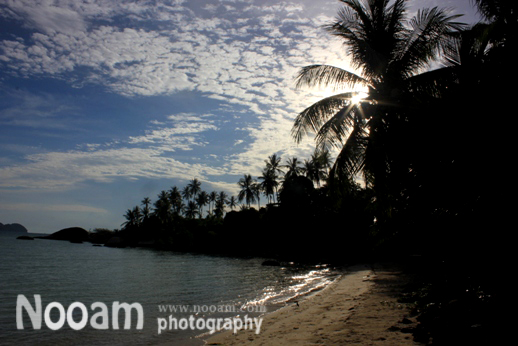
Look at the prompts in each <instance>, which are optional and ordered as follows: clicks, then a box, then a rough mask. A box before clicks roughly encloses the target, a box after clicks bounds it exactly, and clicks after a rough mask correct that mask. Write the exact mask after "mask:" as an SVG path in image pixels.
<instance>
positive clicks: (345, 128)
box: [292, 0, 463, 188]
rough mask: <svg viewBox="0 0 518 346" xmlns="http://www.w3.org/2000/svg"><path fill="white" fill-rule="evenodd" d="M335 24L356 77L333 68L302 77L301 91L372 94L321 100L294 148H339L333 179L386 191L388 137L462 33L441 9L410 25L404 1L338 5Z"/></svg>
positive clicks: (306, 115) (305, 116) (332, 28)
mask: <svg viewBox="0 0 518 346" xmlns="http://www.w3.org/2000/svg"><path fill="white" fill-rule="evenodd" d="M341 2H343V3H344V7H343V8H342V9H341V10H339V12H338V16H337V19H336V21H335V22H334V23H331V24H328V25H326V26H325V29H326V30H327V31H329V32H330V33H331V34H332V35H335V36H337V37H339V38H340V39H342V40H343V43H344V45H345V46H346V48H347V49H346V51H347V53H348V55H349V56H350V57H351V61H352V66H353V67H354V68H355V69H356V70H357V71H359V73H354V72H351V71H349V70H345V69H342V68H340V67H336V66H330V65H310V66H307V67H304V68H302V69H301V70H300V72H299V74H298V76H297V87H298V88H300V87H304V86H308V87H314V86H332V87H334V88H335V90H338V89H344V88H350V90H354V89H353V88H354V87H357V86H363V87H364V88H366V90H367V91H368V92H367V95H366V97H365V98H364V99H363V100H359V99H358V98H357V96H358V94H359V93H358V92H352V91H351V92H343V93H338V94H336V95H333V96H330V97H327V98H324V99H322V100H320V101H318V102H316V103H315V104H313V105H311V106H310V107H308V108H306V109H305V110H304V111H302V112H301V113H300V114H299V115H298V116H297V117H296V119H295V123H294V126H293V129H292V135H293V137H294V139H295V140H296V141H297V142H300V141H301V140H302V138H303V137H305V136H306V135H308V134H309V133H315V134H316V136H315V140H316V144H317V148H318V149H319V150H322V149H331V148H338V149H339V150H340V153H339V155H338V157H337V158H336V161H335V163H334V165H333V169H332V170H331V172H330V173H331V178H333V179H336V178H340V177H343V179H342V180H344V181H345V180H347V181H350V182H351V181H352V179H353V178H354V177H355V176H357V175H358V174H361V173H363V174H364V176H365V177H366V181H367V182H368V183H369V185H371V186H373V187H375V185H376V187H379V188H381V187H382V186H384V185H385V184H386V181H385V177H386V175H387V172H389V171H390V165H391V159H390V157H388V155H389V153H390V150H389V148H387V147H386V145H387V144H388V143H390V140H389V139H390V138H391V137H390V135H391V134H393V133H394V131H395V129H399V128H400V127H401V126H400V125H401V124H404V122H405V121H406V120H407V118H406V113H405V107H407V108H409V107H411V106H412V105H413V104H414V103H413V101H414V100H415V97H414V95H415V93H416V92H417V91H421V90H423V91H429V90H430V86H433V85H434V84H433V83H432V82H433V81H431V80H430V78H427V75H426V73H424V74H423V72H425V71H426V69H427V68H428V67H429V66H430V64H431V63H432V62H433V61H434V60H435V59H436V58H437V56H438V53H439V52H440V51H441V50H442V48H443V45H444V43H445V38H446V37H447V36H448V35H449V34H450V33H452V32H455V31H457V30H459V29H461V28H462V26H463V25H462V24H460V23H457V22H454V20H455V19H456V18H457V17H458V16H455V15H449V14H448V13H447V11H445V10H441V9H439V8H436V7H435V8H432V9H423V10H420V11H418V13H417V15H416V17H414V18H412V19H411V20H409V21H407V20H406V19H405V16H406V3H407V0H395V1H389V0H341Z"/></svg>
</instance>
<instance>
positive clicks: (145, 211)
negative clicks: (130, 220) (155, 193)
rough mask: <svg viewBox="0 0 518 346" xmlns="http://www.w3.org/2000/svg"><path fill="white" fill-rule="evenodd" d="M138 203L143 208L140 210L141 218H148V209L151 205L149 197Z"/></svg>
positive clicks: (149, 211)
mask: <svg viewBox="0 0 518 346" xmlns="http://www.w3.org/2000/svg"><path fill="white" fill-rule="evenodd" d="M140 203H142V205H143V206H144V208H142V217H143V218H144V219H147V218H149V214H150V213H151V209H150V208H149V206H150V205H151V199H150V198H149V197H145V198H144V199H143V200H142V202H140Z"/></svg>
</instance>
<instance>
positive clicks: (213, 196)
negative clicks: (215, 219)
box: [209, 191, 218, 214]
mask: <svg viewBox="0 0 518 346" xmlns="http://www.w3.org/2000/svg"><path fill="white" fill-rule="evenodd" d="M217 198H218V193H217V192H216V191H212V192H211V193H210V194H209V214H212V209H213V208H214V204H215V203H216V199H217Z"/></svg>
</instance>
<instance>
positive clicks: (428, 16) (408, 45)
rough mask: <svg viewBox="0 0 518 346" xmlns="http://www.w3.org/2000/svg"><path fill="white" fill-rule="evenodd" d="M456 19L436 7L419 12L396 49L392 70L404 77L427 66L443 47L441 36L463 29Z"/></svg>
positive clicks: (443, 40)
mask: <svg viewBox="0 0 518 346" xmlns="http://www.w3.org/2000/svg"><path fill="white" fill-rule="evenodd" d="M459 17H460V15H448V11H447V10H444V9H439V8H437V7H434V8H431V9H423V10H419V11H418V12H417V15H416V16H415V17H414V18H413V19H412V20H411V21H410V27H411V29H410V30H407V31H406V32H405V33H404V37H403V40H402V41H401V45H400V46H399V47H398V52H397V54H396V56H395V59H394V67H395V68H394V70H396V71H401V75H402V76H404V77H406V78H408V77H410V76H412V75H415V74H416V73H417V72H419V71H420V70H422V69H423V68H425V67H427V66H428V64H429V63H430V62H431V61H432V60H433V59H434V58H436V57H437V53H439V52H440V51H441V50H442V49H443V48H444V47H445V45H446V41H445V37H446V36H447V35H449V34H450V33H453V32H455V31H457V30H460V29H462V28H464V26H465V25H464V24H462V23H459V22H455V21H454V20H455V19H457V18H459Z"/></svg>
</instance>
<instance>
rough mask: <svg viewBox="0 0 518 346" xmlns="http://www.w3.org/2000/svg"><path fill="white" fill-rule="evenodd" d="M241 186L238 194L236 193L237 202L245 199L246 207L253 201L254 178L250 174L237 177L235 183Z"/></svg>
mask: <svg viewBox="0 0 518 346" xmlns="http://www.w3.org/2000/svg"><path fill="white" fill-rule="evenodd" d="M237 184H238V185H239V187H240V188H241V191H239V194H238V195H237V199H238V200H239V202H241V201H243V200H245V201H246V204H247V206H248V208H250V204H251V203H253V202H255V197H256V195H255V190H254V184H255V183H254V180H253V179H252V176H251V175H250V174H245V176H244V178H241V179H239V182H238V183H237Z"/></svg>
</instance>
